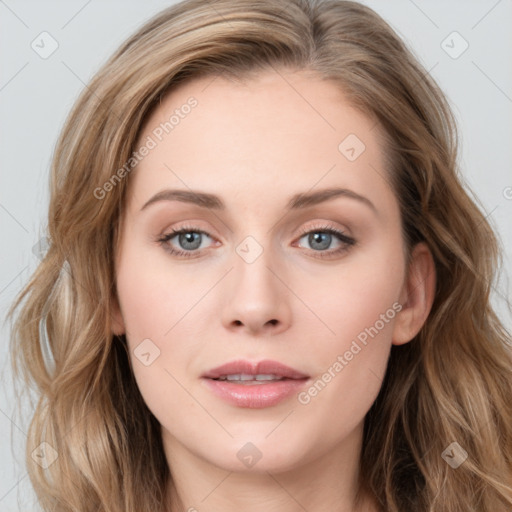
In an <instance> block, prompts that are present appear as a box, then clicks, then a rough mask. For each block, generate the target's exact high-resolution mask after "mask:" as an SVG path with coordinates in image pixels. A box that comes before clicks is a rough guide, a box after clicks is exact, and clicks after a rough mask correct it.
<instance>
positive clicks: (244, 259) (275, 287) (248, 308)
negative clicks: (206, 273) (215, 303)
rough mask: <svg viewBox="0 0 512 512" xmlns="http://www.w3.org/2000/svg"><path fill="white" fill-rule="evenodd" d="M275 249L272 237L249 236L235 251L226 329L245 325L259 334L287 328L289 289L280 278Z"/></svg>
mask: <svg viewBox="0 0 512 512" xmlns="http://www.w3.org/2000/svg"><path fill="white" fill-rule="evenodd" d="M257 236H258V238H259V240H258V239H257V238H256V237H257ZM260 240H261V242H260ZM271 245H272V244H271V240H270V236H269V235H268V233H267V234H265V233H262V234H259V235H248V236H246V237H245V238H244V239H243V240H242V241H241V242H240V243H239V244H238V245H237V246H236V247H235V252H236V257H235V259H234V268H233V271H232V272H231V274H232V276H231V278H232V281H231V283H232V285H231V287H230V289H229V292H228V293H229V296H228V297H227V298H226V302H225V303H224V304H225V305H224V312H223V321H224V324H225V326H226V327H232V326H234V325H240V324H243V325H245V326H246V327H247V328H248V329H250V330H251V331H258V330H261V329H266V328H268V327H267V326H274V327H273V329H277V328H278V327H279V326H281V328H283V327H285V326H286V325H287V323H288V320H289V317H290V315H289V311H288V307H289V304H288V301H287V300H286V293H285V291H286V287H285V286H284V285H283V283H282V282H281V280H280V279H278V278H277V277H276V273H277V274H278V273H279V270H277V269H278V268H279V265H278V263H277V261H276V258H275V257H274V256H275V254H274V252H273V251H272V249H271ZM276 326H278V327H276Z"/></svg>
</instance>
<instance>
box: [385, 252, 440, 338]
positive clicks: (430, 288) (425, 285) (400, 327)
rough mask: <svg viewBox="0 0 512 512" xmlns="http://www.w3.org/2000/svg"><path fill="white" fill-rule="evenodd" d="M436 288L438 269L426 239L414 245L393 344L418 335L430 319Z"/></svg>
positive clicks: (401, 297)
mask: <svg viewBox="0 0 512 512" xmlns="http://www.w3.org/2000/svg"><path fill="white" fill-rule="evenodd" d="M435 288H436V269H435V264H434V258H433V257H432V253H431V252H430V249H429V248H428V245H427V244H426V243H425V242H420V243H418V244H416V245H415V246H414V249H413V251H412V254H411V261H410V263H409V268H408V269H407V275H406V276H405V279H404V284H403V287H402V291H401V295H400V304H401V305H402V309H401V310H400V312H399V313H398V314H397V315H396V317H395V318H396V321H395V324H394V326H393V337H392V340H393V345H403V344H404V343H407V342H409V341H411V340H412V339H413V338H414V336H416V335H417V334H418V332H419V331H420V329H421V328H422V326H423V324H424V323H425V320H426V319H427V317H428V315H429V313H430V309H431V308H432V303H433V302H434V295H435Z"/></svg>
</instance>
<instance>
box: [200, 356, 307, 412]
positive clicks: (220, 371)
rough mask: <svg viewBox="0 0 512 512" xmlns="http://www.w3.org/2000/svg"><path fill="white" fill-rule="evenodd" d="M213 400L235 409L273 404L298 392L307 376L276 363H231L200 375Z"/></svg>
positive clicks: (258, 407) (255, 407) (266, 361)
mask: <svg viewBox="0 0 512 512" xmlns="http://www.w3.org/2000/svg"><path fill="white" fill-rule="evenodd" d="M201 377H202V378H203V380H204V381H205V384H206V385H207V387H208V388H209V389H210V391H212V392H213V393H214V394H215V395H216V396H217V397H220V398H221V399H223V400H224V401H226V402H228V403H229V404H231V405H235V406H237V407H246V408H251V409H261V408H264V407H271V406H274V405H277V404H278V403H280V402H281V401H283V400H285V399H286V398H289V397H290V396H291V395H292V394H293V393H295V392H298V391H300V390H301V389H302V388H303V387H304V385H305V383H306V382H307V381H308V380H309V376H308V375H306V374H304V373H302V372H299V371H298V370H295V369H293V368H290V367H289V366H286V365H284V364H282V363H279V362H277V361H270V360H265V361H260V362H258V363H250V362H249V361H242V360H239V361H233V362H230V363H227V364H224V365H222V366H219V367H217V368H214V369H212V370H210V371H209V372H207V373H205V374H203V375H202V376H201Z"/></svg>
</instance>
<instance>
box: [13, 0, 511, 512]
mask: <svg viewBox="0 0 512 512" xmlns="http://www.w3.org/2000/svg"><path fill="white" fill-rule="evenodd" d="M270 68H273V69H279V68H281V69H285V68H287V69H294V70H306V71H311V72H312V73H313V74H314V75H315V76H318V77H320V78H322V79H325V80H330V81H332V82H334V83H336V84H338V85H339V87H340V88H341V89H342V90H343V92H344V93H345V95H346V97H347V98H348V99H349V101H350V102H351V104H353V105H354V106H355V107H357V108H358V109H360V110H361V111H362V112H364V113H366V114H368V115H371V116H374V117H375V118H376V119H377V120H378V122H379V123H380V124H381V126H382V127H383V128H384V132H385V134H386V148H385V149H386V154H387V156H388V164H389V165H388V167H389V169H388V171H389V176H390V183H391V185H392V186H393V188H394V191H395V193H396V197H397V199H398V201H399V204H400V209H401V216H402V229H403V235H404V241H405V244H406V247H407V251H408V254H410V250H411V248H412V247H413V246H414V244H415V243H417V242H419V241H422V240H423V241H425V242H426V243H427V244H428V246H429V248H430V250H431V251H432V254H433V256H434V260H435V267H436V273H437V287H436V293H435V299H434V304H433V306H432V310H431V312H430V315H429V317H428V319H427V321H426V323H425V325H424V326H423V328H422V329H421V331H420V333H419V334H418V335H417V336H416V338H415V339H414V340H412V341H411V342H410V343H407V344H405V345H403V346H393V348H392V351H391V357H390V360H389V367H388V371H387V373H386V376H385V380H384V383H383V385H382V389H381V392H380V394H379V396H378V398H377V400H376V401H375V403H374V404H373V405H372V407H371V409H370V411H369V412H368V414H367V417H366V418H365V427H364V443H363V450H362V453H361V486H360V490H361V491H363V490H365V491H368V492H370V493H372V494H373V495H375V497H376V498H377V500H378V502H379V503H380V504H381V506H382V509H383V510H386V511H389V512H399V511H400V512H410V511H411V510H414V511H415V512H423V511H424V512H427V511H429V512H434V511H435V512H455V511H462V510H464V511H470V510H471V511H480V512H481V511H489V512H505V511H510V510H511V508H512V408H511V404H510V400H511V396H512V383H511V379H512V371H511V370H512V357H511V346H510V334H509V333H508V332H507V331H506V330H505V328H504V327H503V325H502V323H501V322H500V320H499V318H498V317H497V315H496V314H495V313H494V311H493V309H492V307H491V303H490V291H491V286H492V285H493V283H494V282H495V279H496V276H495V269H496V268H497V266H498V264H499V263H500V262H501V260H500V252H499V244H498V241H497V238H496V236H495V234H494V233H493V230H492V229H491V227H490V225H489V223H488V221H487V220H486V218H485V217H484V215H483V214H482V213H481V211H480V209H479V208H478V207H477V206H476V204H475V202H474V201H473V200H472V199H470V197H469V195H468V193H467V192H466V191H465V189H464V187H463V185H462V183H461V177H460V176H459V171H458V170H457V161H456V159H457V136H456V127H455V123H454V120H453V117H452V114H451V112H450V109H449V107H448V105H447V102H446V100H445V98H444V96H443V94H442V93H441V92H440V90H439V89H438V87H437V86H436V84H435V82H434V81H433V80H432V79H431V78H430V77H429V75H428V73H426V71H425V70H424V69H423V68H422V67H421V65H420V64H419V63H418V62H417V60H416V58H415V57H414V56H413V54H412V53H411V52H410V51H409V50H408V49H407V48H406V47H405V46H404V44H403V42H402V41H401V40H400V39H399V38H398V37H397V35H396V34H395V33H394V31H393V30H392V29H391V28H390V27H389V26H388V24H387V23H385V22H384V21H383V19H382V18H381V17H379V16H378V15H377V14H376V13H374V12H373V11H372V10H371V9H369V8H368V7H365V6H363V5H360V4H358V3H356V2H350V1H335V0H327V1H320V0H319V1H314V0H312V1H307V0H289V1H287V2H276V1H275V0H237V1H232V0H217V1H216V2H215V3H214V4H213V5H211V6H210V3H209V2H204V1H203V0H186V1H184V2H181V3H179V4H177V5H175V6H172V7H169V8H167V9H165V10H163V11H162V12H161V13H159V14H158V15H157V16H155V17H154V18H153V19H151V20H150V21H148V22H147V23H145V24H144V25H143V26H142V27H141V28H140V29H139V30H138V31H137V32H136V33H135V34H133V35H132V36H131V37H130V38H129V39H128V40H127V41H126V42H125V43H124V44H122V45H121V47H120V48H119V49H118V50H117V51H116V52H115V54H114V55H113V56H112V57H111V58H110V59H109V60H108V62H107V63H106V64H105V65H104V66H103V67H102V68H101V69H100V71H99V72H98V73H97V74H96V75H95V76H94V77H93V79H92V80H91V82H90V83H89V84H88V86H87V87H86V88H85V89H84V90H83V92H82V94H81V96H80V97H79V99H78V100H77V102H76V104H75V106H74V108H73V110H72V112H71V113H70V115H69V117H68V119H67V121H66V123H65V126H64V128H63V130H62V134H61V135H60V138H59V140H58V143H57V147H56V150H55V154H54V158H53V162H52V170H51V202H50V208H49V218H48V234H49V238H50V241H51V244H50V247H49V249H48V251H47V253H46V255H45V256H44V258H43V259H42V261H41V263H40V265H39V267H38V268H37V270H36V271H35V273H34V274H33V276H32V277H31V279H30V281H29V282H28V284H27V285H26V287H25V288H24V289H23V290H22V292H21V293H20V294H19V296H18V297H17V299H16V301H15V303H14V304H13V306H12V308H11V310H10V311H9V316H12V315H13V314H14V312H15V311H16V310H17V309H18V308H21V311H20V312H19V314H18V316H17V318H16V322H15V323H14V325H13V335H12V342H11V351H12V360H13V369H14V374H15V375H16V377H17V378H18V379H20V375H21V380H22V382H23V383H26V384H29V385H32V386H35V389H36V390H37V393H38V402H37V407H36V409H35V412H34V414H33V417H32V420H31V423H30V428H29V436H28V442H27V450H26V460H27V468H28V472H29V475H30V479H31V482H32V485H33V487H34V489H35V491H36V494H37V497H38V500H39V503H40V505H41V506H42V508H43V510H45V511H52V512H64V511H66V512H67V511H73V512H78V511H80V512H93V511H94V512H99V511H101V512H103V511H105V512H140V511H144V510H155V511H158V510H163V506H164V504H163V502H164V497H165V489H166V485H167V483H168V482H169V469H168V467H167V463H166V460H165V458H164V455H163V454H164V450H163V446H162V440H161V431H160V425H159V423H158V422H157V420H156V419H155V417H154V416H153V415H152V414H151V412H150V411H149V409H148V408H147V406H146V405H145V403H144V400H143V399H142V397H141V395H140V393H139V390H138V388H137V385H136V382H135V380H134V377H133V373H132V371H131V362H130V358H129V354H128V353H127V348H126V339H125V338H124V336H113V334H112V319H111V313H112V301H113V300H114V298H115V296H116V291H115V267H114V253H115V249H116V247H117V243H118V240H119V230H118V223H119V219H120V216H121V214H122V211H123V204H124V198H125V195H126V194H125V192H126V187H127V184H128V182H129V181H130V179H129V176H124V178H123V179H120V180H118V181H116V183H115V186H113V187H111V190H109V191H108V194H105V195H104V197H103V198H101V199H98V198H97V197H96V196H97V195H98V194H95V193H94V191H95V190H96V189H98V187H102V186H103V184H105V183H106V182H108V181H109V180H111V179H112V176H113V175H114V174H115V173H116V172H117V171H118V169H120V168H122V167H123V166H124V165H125V163H126V162H127V161H128V160H129V159H130V157H131V156H132V152H133V151H134V150H135V149H137V148H136V143H137V139H138V136H139V135H140V132H141V128H142V126H143V124H144V122H145V120H147V118H148V116H149V114H150V112H151V111H152V110H153V109H154V108H155V107H156V106H158V104H159V100H160V99H161V97H162V96H163V95H164V94H165V93H166V92H168V91H169V90H171V89H172V88H173V87H174V86H176V85H177V84H178V83H182V82H184V81H186V80H191V79H194V78H196V77H200V76H207V75H211V76H212V77H213V76H220V75H222V76H225V77H230V78H234V79H236V78H238V79H243V78H244V77H245V78H247V77H250V76H251V73H257V72H258V71H259V70H265V69H270ZM109 188H110V187H109ZM41 322H43V323H42V324H41ZM40 325H45V326H46V331H47V336H48V343H49V346H50V349H51V352H52V354H53V358H54V370H53V371H49V368H48V367H47V366H46V364H45V357H44V354H43V349H44V339H43V338H44V330H40ZM43 441H46V442H47V443H49V445H51V446H52V447H53V448H54V449H55V450H56V453H57V454H58V458H57V459H56V460H55V461H53V463H52V464H50V465H49V466H48V467H47V469H43V468H42V467H41V466H40V465H38V464H35V463H34V462H33V460H32V457H31V453H32V451H33V450H34V449H35V448H36V447H37V446H38V445H40V443H41V442H43ZM453 442H457V443H458V444H459V445H460V447H462V448H463V449H464V450H465V451H466V452H467V454H468V458H467V459H466V460H465V461H464V462H463V463H462V464H461V465H460V466H459V467H458V468H456V469H455V468H453V467H451V465H449V464H448V463H447V462H446V461H445V458H443V457H442V454H443V452H444V451H445V449H446V448H447V447H449V446H450V445H451V446H453V445H452V443H453Z"/></svg>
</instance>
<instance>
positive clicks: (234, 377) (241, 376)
mask: <svg viewBox="0 0 512 512" xmlns="http://www.w3.org/2000/svg"><path fill="white" fill-rule="evenodd" d="M282 379H283V377H279V376H278V375H272V374H260V375H248V374H246V373H237V374H233V375H222V377H219V379H218V380H228V381H249V380H253V381H254V380H260V381H261V380H282Z"/></svg>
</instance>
